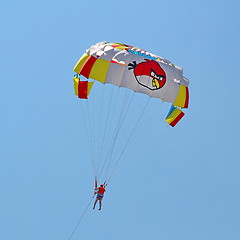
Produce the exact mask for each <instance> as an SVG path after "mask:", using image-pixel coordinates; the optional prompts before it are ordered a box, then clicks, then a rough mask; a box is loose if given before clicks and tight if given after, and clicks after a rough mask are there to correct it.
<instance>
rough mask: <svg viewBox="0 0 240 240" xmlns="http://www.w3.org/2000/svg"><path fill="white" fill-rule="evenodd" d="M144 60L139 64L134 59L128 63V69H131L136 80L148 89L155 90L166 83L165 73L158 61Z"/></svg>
mask: <svg viewBox="0 0 240 240" xmlns="http://www.w3.org/2000/svg"><path fill="white" fill-rule="evenodd" d="M145 61H146V62H141V63H139V64H137V63H136V61H133V62H132V63H129V64H128V66H129V68H128V70H131V69H133V72H134V75H135V78H136V80H137V82H138V83H139V84H140V85H142V86H144V87H146V88H148V89H150V90H157V89H160V88H162V87H163V86H164V85H165V83H166V74H165V72H164V70H163V69H162V68H161V66H160V65H159V63H158V62H156V61H154V60H149V59H145Z"/></svg>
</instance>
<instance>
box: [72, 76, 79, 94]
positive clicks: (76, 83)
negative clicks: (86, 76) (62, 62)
mask: <svg viewBox="0 0 240 240" xmlns="http://www.w3.org/2000/svg"><path fill="white" fill-rule="evenodd" d="M79 80H80V78H77V77H76V76H74V77H73V84H74V94H75V95H77V96H78V82H79Z"/></svg>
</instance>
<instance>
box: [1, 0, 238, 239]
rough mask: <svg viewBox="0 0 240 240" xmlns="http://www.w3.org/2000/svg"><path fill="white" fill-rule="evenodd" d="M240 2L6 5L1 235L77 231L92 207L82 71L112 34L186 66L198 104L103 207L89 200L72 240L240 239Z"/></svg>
mask: <svg viewBox="0 0 240 240" xmlns="http://www.w3.org/2000/svg"><path fill="white" fill-rule="evenodd" d="M239 7H240V6H239V2H238V1H232V0H230V1H221V0H220V1H198V2H196V1H168V2H167V1H151V0H150V1H145V2H144V3H141V2H140V1H121V2H116V1H104V2H99V1H73V0H69V1H46V0H42V1H17V0H15V1H14V0H9V1H5V2H2V3H1V4H0V26H1V28H0V29H1V30H0V31H1V38H0V43H1V44H0V56H1V58H0V68H1V88H0V89H1V94H0V109H1V117H0V126H1V127H0V134H1V138H0V141H1V142H0V146H1V151H0V182H1V184H0V192H1V197H0V229H1V231H0V238H1V239H5V240H23V239H24V240H32V239H35V240H48V239H49V240H50V239H63V240H64V239H68V238H69V236H70V234H71V232H72V231H73V229H74V227H75V225H76V223H77V221H78V219H79V217H80V216H81V214H82V213H83V211H84V209H85V208H86V205H87V204H88V202H89V200H90V198H91V196H92V191H93V189H92V187H93V186H92V185H93V177H92V176H93V175H92V168H91V162H90V160H89V153H88V150H87V149H88V146H87V143H86V136H85V135H84V134H83V128H82V127H83V122H82V118H81V111H80V107H79V101H78V99H77V98H76V97H75V96H74V95H73V89H72V76H73V74H74V73H73V70H72V69H73V67H74V65H75V63H76V61H77V60H78V58H79V57H80V56H81V54H82V53H83V52H84V50H85V49H86V48H88V47H89V46H90V45H92V44H95V43H97V42H100V41H105V40H106V41H116V42H122V43H126V44H130V45H133V46H137V47H140V48H142V49H146V50H148V51H149V52H153V53H155V54H157V55H160V56H162V57H164V58H166V59H169V60H171V61H172V62H173V63H176V64H177V65H179V66H182V67H183V69H184V75H185V76H186V77H187V78H188V79H189V80H190V107H189V109H188V110H186V111H185V112H186V116H185V117H184V118H183V120H182V121H181V122H180V123H179V124H178V125H177V126H176V127H175V128H170V127H168V128H166V127H163V128H162V129H163V130H162V131H161V132H160V133H159V138H158V141H159V142H154V143H151V144H153V145H152V146H153V148H152V151H146V152H143V153H142V154H141V155H140V156H137V157H136V159H135V161H131V162H130V163H129V164H128V167H126V168H125V169H124V170H123V171H122V172H121V174H119V175H118V176H117V177H116V178H115V179H114V181H113V182H112V183H111V185H109V186H108V189H107V193H106V196H105V199H104V200H103V204H104V205H103V211H101V212H99V211H93V210H92V209H91V208H89V209H88V211H87V212H86V214H85V216H84V218H83V220H82V222H81V223H80V225H79V228H78V229H77V231H76V234H75V235H74V236H73V239H89V240H91V239H96V238H99V239H106V240H108V239H109V240H110V239H114V240H118V239H125V240H130V239H139V240H145V239H153V240H155V239H156V240H159V239H164V240H175V239H178V240H190V239H194V240H202V239H204V240H213V239H218V240H225V239H230V240H238V239H240V230H239V224H240V217H239V216H240V207H239V202H240V193H239V184H240V177H239V170H240V163H239V155H240V150H239V149H240V144H239V133H240V127H239V124H238V121H239V117H240V115H239V111H238V101H239V90H240V88H239V85H238V84H237V81H238V77H239V54H240V47H239V42H240V32H239V29H240V17H239ZM236 84H237V85H236ZM163 125H164V124H163ZM164 126H166V125H164ZM154 144H156V146H155V145H154ZM159 144H160V146H161V147H159ZM134 152H135V153H136V154H137V152H138V149H136V150H134V151H132V152H131V154H130V155H129V159H130V158H131V159H132V158H134V157H132V156H133V155H132V154H134Z"/></svg>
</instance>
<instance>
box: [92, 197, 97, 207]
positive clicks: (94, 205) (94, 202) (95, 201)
mask: <svg viewBox="0 0 240 240" xmlns="http://www.w3.org/2000/svg"><path fill="white" fill-rule="evenodd" d="M97 201H98V199H97V198H96V200H95V202H94V205H93V209H94V208H95V206H96V203H97Z"/></svg>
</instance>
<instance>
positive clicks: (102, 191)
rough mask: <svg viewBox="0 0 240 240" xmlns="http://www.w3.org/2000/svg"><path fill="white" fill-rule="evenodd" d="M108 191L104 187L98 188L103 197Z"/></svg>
mask: <svg viewBox="0 0 240 240" xmlns="http://www.w3.org/2000/svg"><path fill="white" fill-rule="evenodd" d="M105 191H106V190H105V189H104V188H103V187H99V188H98V193H99V194H101V195H103V194H104V192H105Z"/></svg>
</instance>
